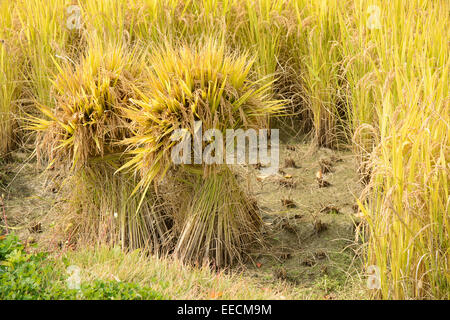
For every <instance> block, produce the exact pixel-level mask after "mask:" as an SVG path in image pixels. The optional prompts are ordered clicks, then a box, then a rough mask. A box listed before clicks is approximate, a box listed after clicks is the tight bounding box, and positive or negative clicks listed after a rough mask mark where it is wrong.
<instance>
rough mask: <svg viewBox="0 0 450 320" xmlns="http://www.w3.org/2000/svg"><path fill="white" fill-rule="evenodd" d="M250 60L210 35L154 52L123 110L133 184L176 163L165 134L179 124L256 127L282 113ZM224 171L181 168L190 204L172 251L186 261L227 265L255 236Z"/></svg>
mask: <svg viewBox="0 0 450 320" xmlns="http://www.w3.org/2000/svg"><path fill="white" fill-rule="evenodd" d="M162 57H163V58H162ZM252 63H253V59H251V58H250V57H249V56H248V54H245V53H244V54H237V53H229V52H227V51H226V49H225V47H224V45H223V44H220V43H217V42H216V41H214V40H208V41H206V42H205V43H204V44H202V45H193V46H187V45H185V46H182V47H180V48H175V47H173V46H172V45H170V44H165V45H164V46H162V47H159V48H156V49H154V50H153V54H152V55H151V57H150V59H149V66H150V67H149V69H150V70H149V73H148V79H147V80H146V90H145V92H141V95H140V97H139V98H138V99H132V102H133V103H134V106H132V107H130V108H129V110H127V117H128V119H129V120H130V121H131V122H132V128H133V136H132V137H130V138H127V139H125V141H124V142H123V143H125V144H126V145H127V146H128V148H129V149H130V151H129V153H130V155H131V158H130V160H129V161H128V162H127V163H126V164H125V165H124V166H123V167H122V168H121V169H122V170H124V169H127V168H132V169H134V170H135V171H136V172H137V173H139V174H140V176H141V181H140V183H139V184H138V186H137V188H141V189H144V192H146V190H147V189H148V188H149V186H150V184H151V182H152V181H154V180H155V179H158V180H159V181H161V179H162V178H163V177H164V176H165V175H166V173H167V172H168V171H169V169H175V168H174V166H173V164H172V161H171V150H172V148H173V146H174V145H175V144H176V143H177V142H176V141H172V139H171V136H172V134H173V133H175V131H176V130H177V129H185V130H187V132H190V133H191V134H195V133H196V131H197V129H196V121H201V122H202V126H203V129H204V130H208V129H217V130H219V131H220V132H225V130H226V129H234V128H259V127H264V126H265V125H266V123H267V115H268V114H273V113H276V112H279V111H280V109H281V103H280V101H274V100H272V99H271V98H270V95H269V94H268V91H269V88H270V83H266V84H265V85H262V86H260V85H258V83H257V82H253V81H250V80H249V79H248V76H249V73H250V70H251V67H252ZM229 170H230V169H229V168H228V167H227V166H225V165H211V166H206V165H205V166H200V167H199V166H198V165H185V166H184V167H183V171H184V172H185V173H186V174H187V175H188V178H186V183H187V184H189V185H190V186H192V187H191V190H192V192H193V195H185V196H183V199H186V202H187V203H188V205H187V208H186V214H185V215H184V219H183V221H182V223H181V226H179V228H178V230H179V234H180V236H179V240H178V243H177V244H176V248H175V253H176V254H177V255H178V256H179V257H181V258H182V259H183V260H184V261H186V262H195V263H200V264H202V263H204V262H205V261H207V260H208V261H209V262H213V263H214V264H215V265H216V266H223V265H226V264H229V263H232V262H234V261H236V260H238V259H239V258H240V257H241V253H242V251H243V249H244V248H245V246H246V245H248V244H249V243H250V242H252V241H254V240H255V239H256V238H257V235H258V232H259V228H260V224H261V221H260V218H259V214H258V212H257V210H256V208H255V206H254V205H253V204H251V202H250V200H249V199H248V198H247V197H246V196H245V195H244V193H243V192H242V191H241V190H240V189H239V187H238V185H237V183H236V182H235V180H234V179H235V177H234V175H233V174H232V173H231V172H230V171H229ZM195 172H197V173H195ZM171 177H172V178H173V177H177V175H176V174H171ZM167 179H170V178H169V177H167ZM179 196H180V195H179Z"/></svg>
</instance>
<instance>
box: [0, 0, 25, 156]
mask: <svg viewBox="0 0 450 320" xmlns="http://www.w3.org/2000/svg"><path fill="white" fill-rule="evenodd" d="M12 8H13V6H12V5H11V3H9V2H6V1H3V2H1V3H0V12H1V14H0V25H1V26H2V28H1V29H0V157H2V156H3V155H5V154H6V153H7V152H9V151H10V150H11V149H12V147H13V145H14V140H15V138H14V134H13V130H14V128H15V126H16V121H15V118H16V117H17V116H18V112H19V102H18V99H19V98H20V95H21V91H20V90H21V88H22V81H21V74H20V69H19V66H20V63H21V62H22V61H21V56H20V52H19V50H18V48H17V47H18V46H17V41H16V40H15V19H14V15H13V14H12Z"/></svg>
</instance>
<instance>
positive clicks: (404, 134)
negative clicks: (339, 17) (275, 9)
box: [355, 0, 450, 299]
mask: <svg viewBox="0 0 450 320" xmlns="http://www.w3.org/2000/svg"><path fill="white" fill-rule="evenodd" d="M377 4H378V5H379V8H380V13H381V23H380V28H379V29H377V30H372V31H370V32H368V31H365V32H366V35H365V37H368V40H367V41H369V40H370V41H371V43H372V46H373V47H374V49H372V50H374V51H375V53H373V54H375V59H374V60H373V61H372V68H373V69H372V70H371V71H370V72H371V73H372V75H371V76H368V77H366V79H365V80H366V81H374V83H375V84H371V85H377V90H376V96H375V98H376V99H373V102H372V101H371V99H370V100H369V102H371V103H368V104H365V105H359V106H355V107H356V108H357V109H359V108H364V109H366V111H360V113H362V112H367V110H370V108H372V105H371V104H372V103H373V106H374V108H375V117H374V118H375V120H376V122H375V123H373V127H374V128H375V130H372V131H373V132H375V133H374V135H375V138H374V139H373V141H377V142H378V145H377V146H376V147H375V149H374V151H373V152H372V154H371V161H370V164H371V165H370V169H371V171H372V176H371V178H372V179H371V183H370V184H369V188H370V189H369V190H368V192H369V196H368V198H369V200H368V203H367V206H366V207H365V208H364V213H365V216H366V219H367V221H368V228H369V231H370V237H369V239H368V243H369V247H368V264H369V265H376V266H378V267H379V269H380V278H381V290H380V291H379V292H377V296H378V297H382V298H394V299H408V298H419V299H424V298H437V299H448V298H449V297H450V273H449V272H448V270H449V250H450V246H449V244H450V243H449V226H450V215H449V188H448V186H449V182H450V180H449V165H448V158H449V155H450V144H449V121H450V104H449V102H450V96H449V91H448V88H449V78H448V74H449V68H450V59H449V51H448V43H449V40H450V37H449V33H448V28H449V27H450V26H449V19H448V12H449V9H450V8H449V4H448V2H446V1H437V2H428V1H422V0H416V1H410V2H408V4H407V5H405V4H404V3H402V2H401V1H392V2H389V4H388V5H387V4H386V3H383V2H378V3H377ZM361 11H362V10H361ZM361 11H360V12H361ZM361 13H362V14H364V11H362V12H361ZM430 30H433V32H432V33H430ZM361 31H362V32H364V31H363V29H361ZM361 37H362V36H361ZM371 78H372V79H374V80H370V79H371ZM361 89H362V88H360V89H359V90H361ZM362 94H364V93H363V92H361V93H360V96H362Z"/></svg>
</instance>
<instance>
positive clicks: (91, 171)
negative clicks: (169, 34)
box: [30, 36, 170, 249]
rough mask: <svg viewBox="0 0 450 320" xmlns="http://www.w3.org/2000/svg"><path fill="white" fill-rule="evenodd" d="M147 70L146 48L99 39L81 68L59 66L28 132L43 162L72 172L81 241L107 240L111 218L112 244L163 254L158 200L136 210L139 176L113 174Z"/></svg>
mask: <svg viewBox="0 0 450 320" xmlns="http://www.w3.org/2000/svg"><path fill="white" fill-rule="evenodd" d="M55 62H56V61H55ZM144 66H145V51H144V50H142V49H140V48H138V47H134V48H128V47H127V46H126V45H123V44H117V43H102V42H101V41H98V38H96V37H95V36H94V37H93V38H92V39H91V40H90V45H89V47H88V49H87V51H86V52H85V53H84V54H83V56H82V57H81V59H80V61H79V62H78V63H74V62H73V61H70V60H69V61H67V62H66V63H64V64H57V66H56V68H57V70H58V73H57V75H56V77H55V79H54V80H53V81H52V83H53V87H52V91H51V92H52V98H53V99H54V106H53V107H52V106H47V105H43V104H41V105H40V107H39V108H40V110H41V112H42V114H43V115H44V116H45V117H35V116H31V117H30V123H31V124H30V128H31V129H33V130H35V131H37V132H38V137H37V143H36V151H37V155H38V158H39V159H43V160H46V161H47V162H48V163H49V166H54V167H56V168H58V170H62V171H63V172H64V170H69V171H68V173H69V174H70V175H69V178H68V179H67V180H66V181H64V183H63V190H67V191H68V197H69V199H70V200H71V201H70V202H69V203H70V208H69V209H68V210H67V211H66V212H68V213H69V214H75V216H72V218H74V220H75V222H74V223H71V224H72V225H73V227H74V228H75V229H78V230H77V231H79V232H78V233H79V234H80V235H81V236H84V237H88V236H89V235H92V237H90V238H89V237H88V238H89V239H94V240H95V239H96V238H93V237H94V236H97V237H100V238H101V239H105V238H104V232H100V231H99V229H98V228H100V226H101V225H102V222H104V221H108V225H107V228H108V230H109V231H110V232H111V233H112V234H114V235H116V237H112V236H110V237H109V238H108V239H109V240H110V241H117V239H119V240H118V241H120V242H121V244H122V245H123V246H124V247H125V246H127V247H128V246H131V247H134V248H136V247H138V246H141V245H148V246H150V248H153V249H159V246H158V245H157V244H158V243H159V245H160V246H162V244H163V243H165V242H166V241H165V239H166V238H167V237H169V236H170V235H169V232H168V228H167V226H166V223H165V221H166V219H165V217H163V215H164V213H163V210H162V209H161V208H157V207H154V206H153V205H152V203H153V201H156V200H155V199H154V198H152V196H151V195H148V197H147V198H146V199H145V200H146V202H144V204H143V205H142V206H141V207H140V208H139V207H138V204H139V201H141V197H137V196H135V197H130V194H131V192H132V190H133V188H134V184H135V179H134V178H133V177H132V176H129V175H126V174H115V171H116V170H117V169H118V168H119V167H120V166H121V163H122V160H121V155H122V152H123V151H124V150H123V147H122V146H120V145H119V144H117V142H119V141H122V140H123V139H125V138H127V137H129V135H130V134H129V129H128V121H127V120H126V119H125V118H124V117H123V110H124V109H126V108H127V105H128V104H130V99H132V98H136V97H137V96H136V94H135V93H136V90H138V88H139V87H140V84H141V83H142V81H143V80H142V79H143V78H144V74H145V68H144ZM150 198H152V200H151V201H150V200H149V199H150ZM147 200H148V201H147ZM142 201H143V200H142ZM139 209H141V210H139ZM81 217H84V219H81ZM89 222H90V223H89ZM113 222H114V223H113ZM93 229H94V230H95V231H96V232H92V230H93Z"/></svg>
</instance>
